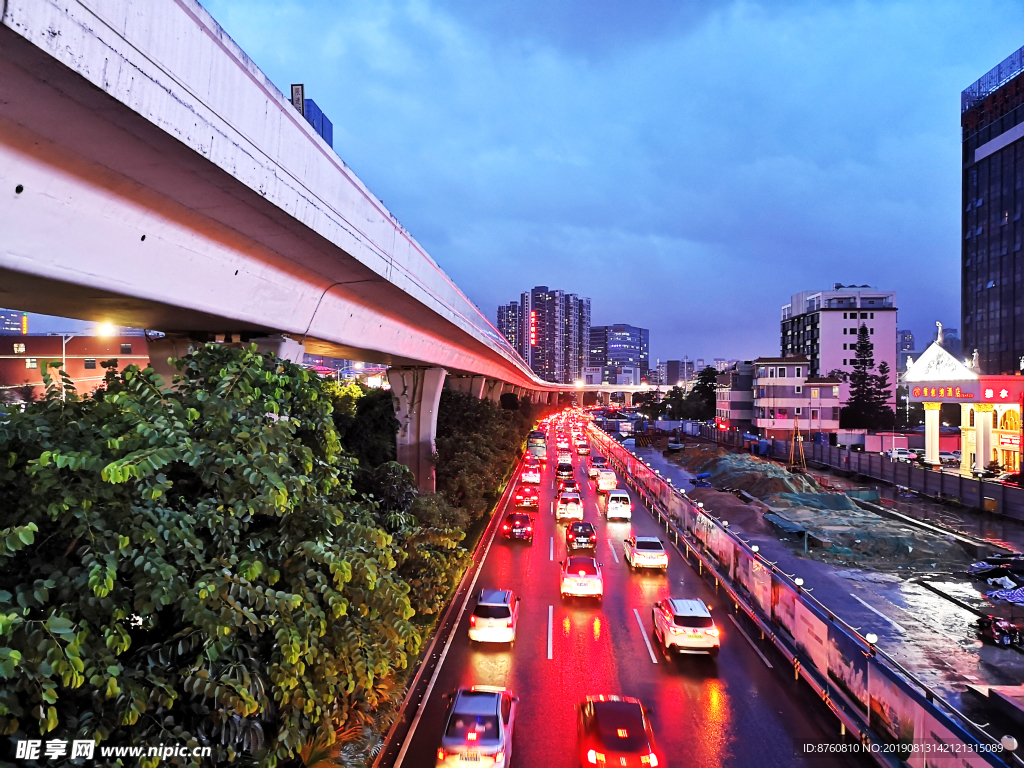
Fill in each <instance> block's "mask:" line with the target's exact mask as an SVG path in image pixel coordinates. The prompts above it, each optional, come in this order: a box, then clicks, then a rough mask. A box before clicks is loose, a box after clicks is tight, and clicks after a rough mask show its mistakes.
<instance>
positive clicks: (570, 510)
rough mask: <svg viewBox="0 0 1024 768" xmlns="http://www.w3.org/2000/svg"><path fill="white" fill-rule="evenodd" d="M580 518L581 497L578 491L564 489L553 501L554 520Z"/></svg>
mask: <svg viewBox="0 0 1024 768" xmlns="http://www.w3.org/2000/svg"><path fill="white" fill-rule="evenodd" d="M572 519H576V520H582V519H583V499H581V498H580V495H579V494H578V493H571V492H569V491H565V492H563V493H561V494H559V496H558V501H557V502H555V520H572Z"/></svg>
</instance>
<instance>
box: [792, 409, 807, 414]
mask: <svg viewBox="0 0 1024 768" xmlns="http://www.w3.org/2000/svg"><path fill="white" fill-rule="evenodd" d="M803 412H804V409H803V408H794V409H793V413H795V414H796V415H797V416H799V415H800V414H802V413H803Z"/></svg>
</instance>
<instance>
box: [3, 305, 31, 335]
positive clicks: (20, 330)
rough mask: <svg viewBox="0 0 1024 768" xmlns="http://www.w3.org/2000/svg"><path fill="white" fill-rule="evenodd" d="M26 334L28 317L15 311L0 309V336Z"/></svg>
mask: <svg viewBox="0 0 1024 768" xmlns="http://www.w3.org/2000/svg"><path fill="white" fill-rule="evenodd" d="M26 333H28V315H26V314H25V313H24V312H19V311H18V310H16V309H0V336H6V335H19V336H21V335H24V334H26Z"/></svg>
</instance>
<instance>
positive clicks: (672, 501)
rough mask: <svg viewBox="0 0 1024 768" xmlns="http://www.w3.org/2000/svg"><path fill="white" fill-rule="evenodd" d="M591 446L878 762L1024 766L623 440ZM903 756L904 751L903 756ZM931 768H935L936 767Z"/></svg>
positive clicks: (596, 434)
mask: <svg viewBox="0 0 1024 768" xmlns="http://www.w3.org/2000/svg"><path fill="white" fill-rule="evenodd" d="M590 434H591V437H592V438H593V440H594V442H595V443H596V445H597V446H598V448H599V450H601V451H602V452H603V453H604V454H605V455H606V456H607V457H608V459H609V461H610V462H611V463H612V465H613V466H614V467H615V468H616V469H617V470H618V471H619V472H620V473H621V474H622V475H623V477H624V479H625V480H626V482H628V483H629V485H630V486H632V487H633V488H634V489H635V490H636V491H637V492H638V493H639V494H640V496H641V498H643V499H644V501H645V503H646V504H647V505H648V507H649V508H650V510H651V512H652V514H654V515H655V516H656V517H657V518H658V520H659V521H660V522H661V523H662V524H663V525H664V526H665V531H666V533H667V534H670V535H671V536H672V537H673V538H674V541H675V543H676V545H677V547H679V546H680V545H681V546H682V548H683V549H682V551H683V552H684V553H685V554H686V556H687V558H688V559H689V558H690V557H694V558H695V559H696V560H697V565H698V568H699V569H700V570H701V571H702V572H703V570H705V569H707V570H708V571H709V572H710V574H711V575H712V576H713V578H714V579H715V586H716V588H723V589H724V590H725V591H726V593H727V595H728V596H729V597H730V598H731V599H732V600H733V602H734V605H735V606H736V608H737V609H740V608H742V609H743V611H744V612H745V613H746V614H747V615H748V616H749V617H750V619H751V620H752V621H753V622H754V623H755V624H756V625H757V627H758V628H759V629H760V630H761V632H762V635H763V637H764V638H765V639H767V640H769V641H770V642H771V643H772V644H773V645H775V647H776V648H777V649H778V650H779V651H780V652H781V653H782V654H783V655H784V656H785V657H786V658H787V659H789V660H791V662H792V664H793V668H794V672H795V674H796V676H797V677H803V678H804V680H805V681H806V682H807V683H808V684H809V685H810V686H811V688H812V689H813V690H814V691H815V693H817V694H818V695H819V696H820V697H821V698H822V700H823V701H824V702H825V703H826V705H827V706H828V707H829V708H830V709H831V710H832V711H833V712H834V713H835V714H836V716H837V717H838V718H839V720H840V722H841V723H842V724H843V730H844V733H845V732H846V731H847V730H848V731H850V732H851V734H852V736H853V737H854V738H855V739H856V741H857V742H858V743H859V744H860V745H861V748H862V749H863V750H864V751H865V752H868V753H870V754H871V755H872V756H874V757H875V758H876V759H877V760H878V761H879V762H881V763H883V764H887V762H888V759H889V758H891V757H893V756H896V755H901V756H902V758H903V759H904V760H905V761H906V763H903V764H909V765H910V766H914V767H915V768H917V766H921V767H922V768H923V766H925V758H926V757H928V758H929V760H932V761H933V760H934V759H935V758H936V757H937V756H939V757H942V756H945V757H956V756H961V755H969V756H970V757H971V758H972V759H973V760H974V761H975V763H976V764H979V765H980V764H982V763H983V764H985V765H994V766H1005V765H1018V766H1019V765H1024V762H1021V761H1020V760H1019V759H1018V758H1016V757H1015V756H1011V755H1010V753H1005V752H1003V749H1002V746H1001V744H1000V743H999V742H998V741H996V740H995V739H994V738H993V737H992V736H991V735H990V734H988V733H987V732H985V731H984V730H983V728H982V727H981V726H978V725H977V724H975V723H972V722H971V721H970V720H969V719H968V718H967V717H966V716H965V715H963V713H961V712H959V711H958V710H957V709H956V708H955V707H953V706H952V705H951V704H949V703H948V702H946V701H944V700H943V699H942V697H941V696H940V695H939V694H937V693H936V692H935V691H933V690H932V689H931V688H929V687H928V686H927V685H925V684H924V683H923V682H921V681H920V680H918V679H917V678H916V677H915V676H914V675H913V674H911V673H910V672H909V671H908V670H906V669H905V668H903V667H902V666H901V665H900V664H899V663H898V662H896V661H895V660H894V659H892V658H891V657H889V656H888V655H887V654H885V653H884V652H883V651H881V650H880V649H879V648H878V647H877V646H876V645H873V644H871V643H868V641H867V640H866V639H865V638H864V637H863V636H862V635H861V634H860V633H859V632H858V631H857V630H856V629H854V628H853V627H851V626H850V625H849V624H847V623H846V622H845V621H843V620H842V619H841V618H839V617H838V616H836V614H835V613H834V612H833V611H831V610H829V609H828V608H827V607H825V606H824V605H822V604H821V603H820V602H818V601H817V600H815V599H814V598H813V597H811V596H810V595H809V594H808V593H807V591H806V590H805V589H803V587H802V585H800V584H798V583H797V582H796V581H795V580H794V579H795V577H793V576H790V575H789V574H786V573H784V572H783V571H781V570H780V569H779V568H777V567H776V566H775V565H774V564H772V563H771V562H769V561H768V560H766V559H764V558H763V557H761V556H760V555H759V554H758V553H757V552H754V551H753V550H752V549H751V548H750V547H749V546H748V545H747V543H746V542H744V541H743V540H742V539H741V538H739V536H738V535H736V534H734V533H733V532H732V531H730V530H729V528H728V525H727V524H726V523H724V522H723V521H721V520H719V519H717V518H716V517H714V516H713V515H712V514H711V512H710V511H709V510H705V509H704V508H703V507H702V506H701V505H700V504H696V503H694V502H692V501H691V500H690V499H689V497H687V496H686V494H685V493H684V492H682V491H681V490H680V489H677V488H674V487H673V486H672V484H671V482H670V481H668V480H667V479H665V478H663V477H661V475H660V474H659V473H658V472H657V471H656V470H653V469H651V467H649V466H648V465H647V464H645V463H644V462H643V461H642V460H641V459H640V458H638V457H637V456H635V455H634V454H633V453H631V452H630V451H629V450H627V449H626V448H624V447H623V446H622V445H621V444H620V443H619V442H618V441H616V440H614V439H613V438H611V437H609V436H608V435H607V434H605V433H604V432H603V431H601V430H600V429H598V428H597V427H595V426H593V425H591V427H590ZM900 750H902V751H900ZM930 764H931V763H930Z"/></svg>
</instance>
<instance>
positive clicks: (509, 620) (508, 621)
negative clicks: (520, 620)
mask: <svg viewBox="0 0 1024 768" xmlns="http://www.w3.org/2000/svg"><path fill="white" fill-rule="evenodd" d="M505 626H506V627H508V628H509V629H512V619H508V620H507V621H506V622H505Z"/></svg>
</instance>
